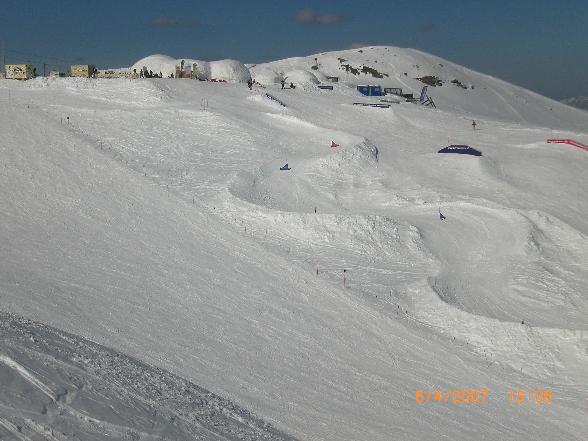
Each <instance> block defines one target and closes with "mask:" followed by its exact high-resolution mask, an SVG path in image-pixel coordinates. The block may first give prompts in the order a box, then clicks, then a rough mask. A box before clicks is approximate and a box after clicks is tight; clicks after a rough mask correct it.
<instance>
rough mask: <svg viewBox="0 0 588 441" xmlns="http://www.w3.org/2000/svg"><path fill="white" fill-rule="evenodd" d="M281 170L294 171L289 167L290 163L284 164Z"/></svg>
mask: <svg viewBox="0 0 588 441" xmlns="http://www.w3.org/2000/svg"><path fill="white" fill-rule="evenodd" d="M280 170H292V169H291V168H290V167H288V163H287V162H286V164H284V165H283V166H281V167H280Z"/></svg>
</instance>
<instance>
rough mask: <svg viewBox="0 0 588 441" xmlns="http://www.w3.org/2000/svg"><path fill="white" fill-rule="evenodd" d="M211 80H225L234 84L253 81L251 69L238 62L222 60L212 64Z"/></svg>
mask: <svg viewBox="0 0 588 441" xmlns="http://www.w3.org/2000/svg"><path fill="white" fill-rule="evenodd" d="M210 76H211V79H217V80H225V81H229V82H232V83H246V82H247V81H249V80H250V79H251V73H250V72H249V69H247V68H246V67H245V65H244V64H243V63H241V62H240V61H237V60H220V61H211V62H210Z"/></svg>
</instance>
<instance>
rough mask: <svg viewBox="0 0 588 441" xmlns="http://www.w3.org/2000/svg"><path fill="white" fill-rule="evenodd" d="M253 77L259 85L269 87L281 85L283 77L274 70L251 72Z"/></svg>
mask: <svg viewBox="0 0 588 441" xmlns="http://www.w3.org/2000/svg"><path fill="white" fill-rule="evenodd" d="M251 76H252V77H253V79H254V80H255V81H257V82H258V83H259V84H263V85H264V86H268V85H270V84H279V83H280V81H282V78H283V76H282V75H281V74H279V73H278V72H276V71H275V70H273V69H259V70H253V69H252V71H251Z"/></svg>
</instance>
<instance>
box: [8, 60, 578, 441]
mask: <svg viewBox="0 0 588 441" xmlns="http://www.w3.org/2000/svg"><path fill="white" fill-rule="evenodd" d="M388 53H389V54H390V55H389V56H388V55H386V56H384V54H388ZM345 54H348V55H347V58H345ZM355 54H357V55H355ZM394 54H396V57H394ZM368 55H369V57H370V59H371V60H372V61H370V64H369V66H370V67H372V66H375V65H376V64H377V66H378V69H382V71H384V70H385V71H386V72H387V73H388V75H389V77H386V78H385V79H388V78H389V79H390V82H389V83H387V82H385V81H384V80H385V79H377V82H378V83H380V84H382V86H386V87H396V86H397V84H398V83H399V82H400V80H399V79H402V81H403V83H401V84H400V87H403V89H406V91H408V90H411V91H413V92H415V93H417V92H418V91H419V90H420V85H421V84H422V83H421V82H420V81H418V80H414V79H412V77H414V76H416V75H417V74H418V75H420V73H421V72H422V73H426V74H431V75H435V74H436V75H437V76H438V77H439V78H440V79H442V80H443V81H444V83H443V86H440V87H435V88H431V93H430V95H431V96H432V97H433V99H434V100H435V102H436V103H437V106H438V108H437V109H432V108H427V107H423V106H420V105H416V104H412V103H408V102H400V103H398V104H390V107H389V108H373V107H361V106H355V105H353V103H354V102H362V103H381V102H380V101H379V99H380V98H379V97H363V96H361V95H359V94H358V93H357V91H356V90H355V88H354V86H355V84H356V83H357V84H358V83H366V82H371V80H369V77H368V76H366V75H365V74H362V75H353V74H350V76H348V77H346V76H345V75H341V74H339V76H340V82H339V83H336V84H334V90H332V91H329V90H320V89H318V88H317V85H316V84H314V81H313V80H312V79H311V80H310V81H306V80H305V79H308V78H311V77H309V76H308V75H306V74H305V73H300V71H302V72H309V73H311V74H313V75H314V77H315V78H316V79H317V80H318V81H321V82H325V81H327V80H326V79H325V78H326V77H327V76H334V74H335V73H337V72H341V71H340V70H338V69H339V65H340V62H339V60H338V58H339V57H342V58H345V59H346V60H348V61H346V63H350V65H352V66H358V65H360V64H361V63H362V62H364V63H366V64H367V61H368V60H367V59H366V60H365V61H361V58H353V57H356V56H357V57H367V56H368ZM314 58H315V57H314V56H311V57H308V58H301V59H290V60H282V61H279V62H274V63H268V64H265V65H260V66H253V67H251V68H250V70H251V72H252V75H253V77H254V78H255V75H256V72H258V71H261V70H262V69H263V71H264V72H265V74H264V75H265V78H266V79H270V80H271V79H272V78H280V75H282V74H286V73H287V72H290V71H298V72H299V74H298V78H299V80H300V81H302V82H303V83H304V84H302V85H301V86H300V87H297V88H296V89H285V90H281V87H280V85H279V84H274V82H273V80H272V81H270V82H269V83H268V84H266V85H263V86H262V85H256V86H254V88H253V90H249V89H248V87H247V86H246V85H244V84H239V83H212V82H201V81H190V80H173V79H141V80H133V81H130V80H125V79H97V80H92V79H81V78H51V79H41V78H39V79H36V80H31V81H27V82H24V83H20V82H13V81H9V80H2V81H0V131H1V133H2V137H1V141H0V157H1V158H2V163H1V164H0V187H1V188H2V192H0V246H1V249H2V259H0V311H3V312H5V313H6V314H2V315H1V316H0V319H1V326H0V380H2V384H3V387H2V388H1V389H0V439H10V440H12V439H16V440H22V439H31V440H37V439H39V440H55V439H58V440H74V439H148V440H156V439H157V440H163V439H206V440H209V439H210V440H216V439H231V440H233V439H250V440H252V439H299V440H329V441H331V440H332V441H342V440H349V441H351V440H366V441H368V440H369V441H380V440H381V441H384V440H390V439H399V440H422V439H444V438H447V439H455V440H469V439H476V440H539V441H543V440H545V441H547V440H553V439H559V440H570V441H571V440H577V441H580V440H585V437H586V433H588V412H587V409H586V390H587V386H588V370H587V369H586V366H587V365H588V323H587V321H586V317H587V316H588V298H587V297H586V292H587V289H586V288H587V286H588V270H587V269H586V266H585V264H584V263H585V262H586V261H588V216H587V214H588V199H586V191H587V190H588V183H587V181H586V178H585V176H586V168H587V167H588V152H586V151H583V150H581V149H578V148H575V147H572V146H570V145H563V144H547V143H546V140H547V139H548V138H564V139H567V138H571V139H575V140H577V141H579V142H582V143H584V144H588V131H587V130H586V127H588V114H586V112H582V111H579V110H575V109H572V108H570V107H568V106H565V105H563V104H557V103H555V102H553V101H551V100H548V99H547V98H543V97H540V96H538V95H535V94H533V93H531V92H528V91H525V90H523V89H521V88H518V87H516V86H512V85H509V84H507V83H504V82H502V81H499V80H496V79H493V78H491V77H487V76H484V75H482V74H478V73H475V72H472V71H469V70H467V69H465V68H460V67H458V66H455V65H451V64H450V63H448V62H443V61H441V64H443V67H441V66H438V70H433V68H434V66H435V64H437V65H438V64H439V62H437V61H438V60H439V59H437V58H435V57H433V56H430V55H426V54H423V53H420V52H417V51H412V50H403V49H396V48H374V49H369V48H364V49H363V52H358V51H357V50H355V51H346V52H337V53H332V54H319V55H318V56H317V58H318V62H319V69H316V70H315V69H312V67H311V66H310V65H307V64H305V63H314ZM395 58H396V59H398V60H400V61H402V63H404V64H398V66H400V67H397V69H398V71H393V70H392V69H393V66H394V64H393V63H392V61H391V60H393V59H395ZM425 60H429V63H428V64H425ZM375 61H378V63H375ZM371 63H373V64H371ZM412 64H418V65H419V68H418V69H417V68H416V67H414V71H410V72H409V71H407V74H408V75H407V76H406V77H405V76H404V71H405V70H406V69H407V68H408V66H411V65H412ZM425 67H426V68H425ZM435 69H437V68H435ZM272 71H273V72H274V73H272ZM379 71H380V70H379ZM443 72H445V74H442V73H443ZM458 74H460V76H459V77H457V75H458ZM370 75H371V74H370ZM393 75H394V77H393ZM403 77H404V79H403ZM453 77H455V78H457V79H458V80H459V81H460V82H462V84H468V85H469V84H473V85H474V86H475V87H474V89H471V88H468V89H462V88H461V87H457V86H455V84H453V83H451V82H450V81H451V79H453ZM368 80H369V81H368ZM448 81H449V82H448ZM260 82H261V81H260ZM374 82H376V79H374ZM520 97H524V98H525V100H526V101H523V100H521V99H520ZM548 106H550V108H551V110H549V109H548ZM474 118H475V119H476V121H477V123H478V124H477V127H476V130H473V129H472V126H471V120H472V119H474ZM332 141H335V144H337V146H336V147H331V143H332ZM449 144H467V145H471V146H472V147H474V148H476V149H478V150H480V151H481V152H482V154H483V155H482V156H481V157H474V156H467V155H451V154H447V155H444V154H438V153H437V151H438V150H439V149H441V148H442V147H445V146H447V145H449ZM286 163H288V164H289V168H290V170H288V171H282V170H280V167H282V166H283V165H284V164H286ZM439 212H441V213H443V215H444V216H445V217H446V219H445V220H443V221H441V220H440V216H439ZM18 317H24V319H20V318H18ZM29 320H33V321H34V322H30V321H29ZM523 322H524V323H523ZM136 379H139V380H138V381H136ZM4 385H8V387H4ZM464 389H466V390H482V389H484V390H487V391H488V396H487V399H486V400H485V401H484V402H478V403H471V402H467V403H466V402H461V401H460V400H459V399H458V400H457V402H452V401H453V396H455V393H454V392H453V391H454V390H464ZM519 389H521V390H523V391H524V392H525V394H526V395H525V396H526V397H529V394H530V398H531V399H530V400H528V401H525V402H523V403H516V402H513V401H512V400H511V399H510V398H509V397H510V396H509V390H514V391H515V393H516V392H517V390H519ZM419 390H423V393H424V395H423V397H427V396H428V397H429V402H426V403H419V402H417V400H416V399H417V397H418V396H419V395H418V394H417V391H419ZM438 390H439V391H442V393H441V394H437V393H436V391H438ZM536 390H540V391H544V390H549V391H551V392H552V396H553V397H554V398H553V401H552V402H551V403H537V402H536V401H535V397H536V396H537V397H538V399H541V398H542V397H544V394H543V393H541V392H539V393H538V394H537V395H536V394H535V391H536ZM448 391H449V392H450V394H449V395H448ZM429 392H431V393H430V394H429ZM468 396H469V394H468ZM435 397H437V398H438V399H439V401H436V400H435ZM445 397H448V398H447V401H448V402H445V400H446V398H445ZM449 397H451V399H449ZM43 406H45V407H43ZM137 437H139V438H137Z"/></svg>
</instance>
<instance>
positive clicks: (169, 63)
mask: <svg viewBox="0 0 588 441" xmlns="http://www.w3.org/2000/svg"><path fill="white" fill-rule="evenodd" d="M143 68H146V69H147V70H151V71H153V73H157V74H159V72H161V73H162V74H163V76H164V77H168V76H169V75H170V74H172V73H173V74H175V72H176V60H174V59H173V58H172V57H168V56H167V55H161V54H156V55H149V56H148V57H145V58H141V59H140V60H139V61H137V62H136V63H135V64H133V65H132V66H131V71H132V70H133V69H137V72H139V71H141V69H143Z"/></svg>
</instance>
